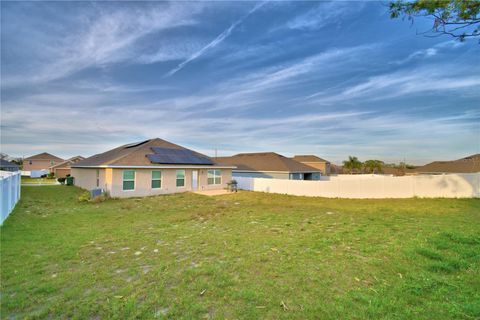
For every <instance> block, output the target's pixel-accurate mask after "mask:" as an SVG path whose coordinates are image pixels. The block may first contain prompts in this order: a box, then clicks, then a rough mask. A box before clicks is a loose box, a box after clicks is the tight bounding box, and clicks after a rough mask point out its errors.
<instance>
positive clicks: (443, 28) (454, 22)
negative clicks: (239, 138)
mask: <svg viewBox="0 0 480 320" xmlns="http://www.w3.org/2000/svg"><path fill="white" fill-rule="evenodd" d="M389 8H390V17H391V18H392V19H395V18H399V17H401V18H402V19H405V18H407V19H408V20H409V21H411V22H412V23H413V21H414V18H417V17H431V18H433V25H432V28H431V29H430V30H427V31H425V32H422V34H424V35H426V36H429V37H435V36H441V35H449V36H452V37H454V38H456V39H458V40H460V41H465V39H466V38H474V37H480V1H479V0H414V1H404V0H398V1H395V2H390V4H389Z"/></svg>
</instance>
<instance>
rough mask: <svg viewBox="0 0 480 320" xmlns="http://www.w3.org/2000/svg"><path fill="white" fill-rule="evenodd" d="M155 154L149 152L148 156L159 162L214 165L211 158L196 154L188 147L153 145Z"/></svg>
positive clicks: (151, 159)
mask: <svg viewBox="0 0 480 320" xmlns="http://www.w3.org/2000/svg"><path fill="white" fill-rule="evenodd" d="M151 149H152V151H153V152H154V154H148V155H147V158H148V160H150V161H151V162H152V163H159V164H203V165H213V164H214V163H213V161H212V160H210V158H208V157H205V156H202V155H199V154H196V153H195V152H193V151H191V150H186V149H171V148H162V147H152V148H151Z"/></svg>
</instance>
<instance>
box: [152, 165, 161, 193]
mask: <svg viewBox="0 0 480 320" xmlns="http://www.w3.org/2000/svg"><path fill="white" fill-rule="evenodd" d="M154 172H160V179H153V173H154ZM153 181H160V187H158V188H154V187H153ZM150 189H154V190H155V189H162V170H152V173H151V180H150Z"/></svg>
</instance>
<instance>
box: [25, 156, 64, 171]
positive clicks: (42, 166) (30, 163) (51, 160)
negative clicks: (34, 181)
mask: <svg viewBox="0 0 480 320" xmlns="http://www.w3.org/2000/svg"><path fill="white" fill-rule="evenodd" d="M63 161H65V160H63V159H62V158H59V157H57V156H54V155H52V154H50V153H47V152H44V153H40V154H36V155H34V156H31V157H28V158H25V159H23V170H24V171H37V170H48V168H50V167H51V166H53V165H56V164H57V163H60V162H63Z"/></svg>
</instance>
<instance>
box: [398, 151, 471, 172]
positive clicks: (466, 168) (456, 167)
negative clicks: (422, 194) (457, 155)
mask: <svg viewBox="0 0 480 320" xmlns="http://www.w3.org/2000/svg"><path fill="white" fill-rule="evenodd" d="M477 172H480V154H474V155H471V156H468V157H465V158H462V159H458V160H452V161H434V162H431V163H428V164H426V165H424V166H421V167H417V168H415V169H412V170H409V172H407V174H441V173H477Z"/></svg>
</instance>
